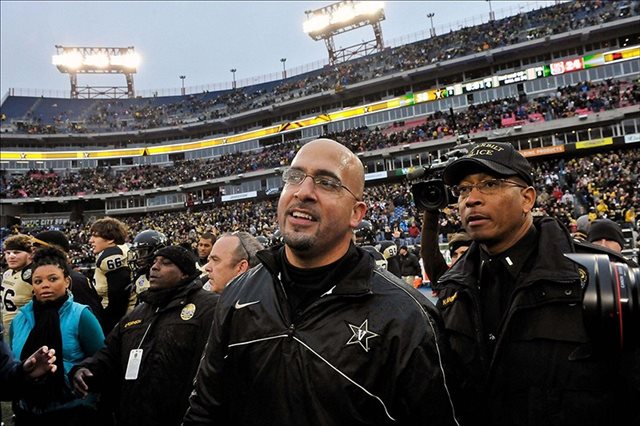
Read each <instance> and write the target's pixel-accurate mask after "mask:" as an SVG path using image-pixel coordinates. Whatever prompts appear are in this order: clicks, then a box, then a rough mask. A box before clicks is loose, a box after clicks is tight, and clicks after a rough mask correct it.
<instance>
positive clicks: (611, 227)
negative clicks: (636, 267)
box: [587, 219, 624, 248]
mask: <svg viewBox="0 0 640 426" xmlns="http://www.w3.org/2000/svg"><path fill="white" fill-rule="evenodd" d="M599 240H610V241H615V242H617V243H618V244H620V247H622V248H623V247H624V236H623V235H622V229H620V226H619V225H618V224H617V223H615V222H614V221H612V220H610V219H597V220H594V221H593V222H591V226H590V227H589V236H588V237H587V241H589V242H590V243H592V242H594V241H599Z"/></svg>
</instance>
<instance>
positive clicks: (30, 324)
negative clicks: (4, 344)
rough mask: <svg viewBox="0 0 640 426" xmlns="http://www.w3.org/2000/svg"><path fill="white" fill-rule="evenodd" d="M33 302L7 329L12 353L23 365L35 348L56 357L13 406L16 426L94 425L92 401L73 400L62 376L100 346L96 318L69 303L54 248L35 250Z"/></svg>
mask: <svg viewBox="0 0 640 426" xmlns="http://www.w3.org/2000/svg"><path fill="white" fill-rule="evenodd" d="M32 282H33V294H34V296H33V300H32V301H30V302H29V303H27V304H26V305H25V306H23V307H22V308H20V310H19V311H18V314H17V315H16V317H15V318H14V320H13V322H12V324H11V330H10V332H9V334H10V336H11V349H12V350H13V353H14V355H15V356H16V357H19V358H20V359H21V360H22V361H23V362H25V361H27V362H28V359H29V356H30V355H31V354H33V353H34V352H35V351H37V350H38V348H41V347H42V346H47V347H48V348H51V349H54V350H55V353H56V354H57V358H56V361H55V363H56V367H57V368H56V370H55V372H53V374H52V375H51V376H46V377H43V381H42V382H40V383H38V384H37V386H32V387H31V388H30V389H29V392H28V393H26V394H23V395H21V396H20V398H19V399H17V400H15V401H14V403H13V412H14V414H15V416H16V422H15V423H16V425H41V424H46V423H49V424H60V425H62V424H64V425H69V426H74V425H77V426H84V425H88V424H92V423H94V422H95V421H96V420H97V410H96V400H95V398H93V397H91V398H87V399H84V400H81V399H79V398H78V397H76V396H75V395H74V394H73V392H72V388H71V385H70V383H69V381H68V380H67V378H66V374H67V373H68V372H69V370H70V368H71V366H73V364H74V363H76V362H78V361H80V360H82V359H84V358H86V357H88V356H91V355H93V354H94V353H95V352H96V351H97V350H98V349H100V348H101V347H102V346H103V345H104V334H103V333H102V328H101V327H100V323H99V322H98V319H97V318H96V317H95V315H93V313H91V310H90V309H89V308H88V307H87V306H86V305H81V304H79V303H76V302H74V301H73V296H72V295H71V293H70V292H69V287H70V285H71V277H70V276H69V267H68V264H67V256H66V254H65V253H64V252H62V251H61V250H59V249H57V248H54V247H44V248H40V249H38V250H36V251H35V253H34V257H33V276H32Z"/></svg>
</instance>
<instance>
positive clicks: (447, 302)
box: [442, 291, 458, 306]
mask: <svg viewBox="0 0 640 426" xmlns="http://www.w3.org/2000/svg"><path fill="white" fill-rule="evenodd" d="M457 298H458V292H457V291H456V292H455V293H453V295H451V296H449V297H447V298H446V299H443V300H442V306H447V305H450V304H452V303H453V302H455V300H456V299H457Z"/></svg>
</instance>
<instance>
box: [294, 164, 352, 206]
mask: <svg viewBox="0 0 640 426" xmlns="http://www.w3.org/2000/svg"><path fill="white" fill-rule="evenodd" d="M307 177H310V178H311V179H312V180H313V183H314V184H315V185H316V187H318V188H320V189H321V190H322V191H324V192H327V193H331V194H337V193H338V192H340V190H341V189H343V188H344V189H346V190H347V192H348V193H349V194H351V195H353V198H355V199H356V201H360V199H359V198H358V197H356V194H354V193H353V192H352V191H351V190H350V189H349V188H347V187H346V186H344V185H343V184H342V182H341V181H340V179H338V178H336V177H333V176H326V175H317V176H313V175H308V174H306V173H305V172H303V171H302V170H300V169H287V170H286V171H285V172H284V173H283V174H282V181H283V182H284V183H285V184H288V185H301V184H302V182H304V180H305V179H306V178H307Z"/></svg>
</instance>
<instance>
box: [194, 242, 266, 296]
mask: <svg viewBox="0 0 640 426" xmlns="http://www.w3.org/2000/svg"><path fill="white" fill-rule="evenodd" d="M262 249H264V247H263V246H262V244H260V242H259V241H258V240H257V239H256V238H255V237H254V236H253V235H251V234H249V233H248V232H243V231H241V232H234V233H226V234H222V235H221V236H220V238H218V239H217V240H216V242H215V244H214V245H213V248H212V249H211V253H210V254H209V261H208V262H207V264H206V265H205V266H204V269H205V271H207V274H208V275H207V276H208V278H209V282H208V284H209V287H210V288H209V289H210V290H211V291H215V292H216V293H218V294H220V293H222V291H223V290H224V289H225V287H226V286H227V284H229V283H230V282H231V281H232V280H233V279H234V278H235V277H237V276H238V275H240V274H242V273H243V272H246V271H248V270H249V269H251V268H253V267H254V266H256V265H257V264H258V263H259V261H258V258H257V257H256V253H257V252H258V251H259V250H262Z"/></svg>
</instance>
